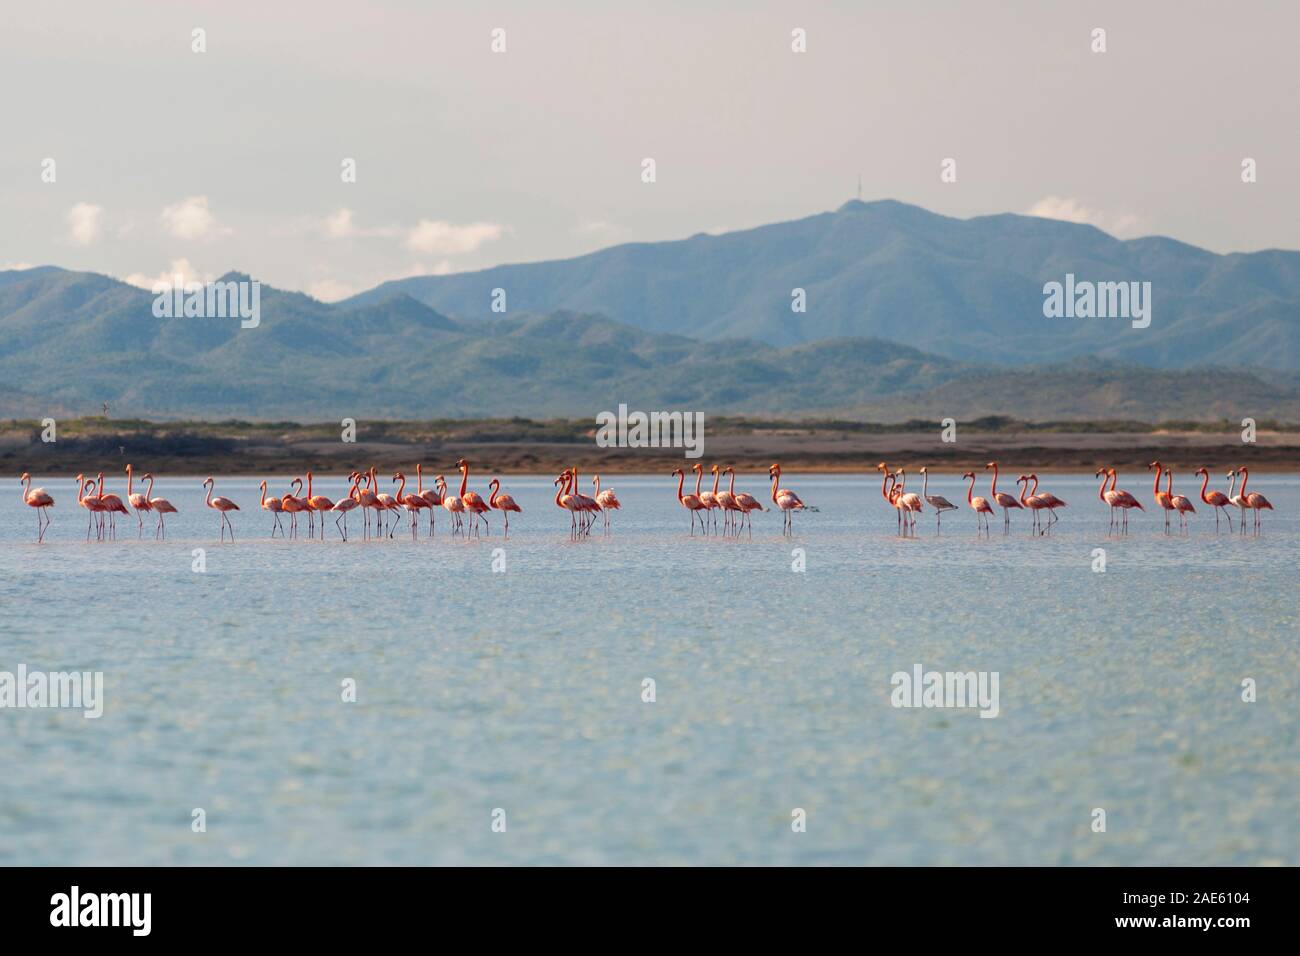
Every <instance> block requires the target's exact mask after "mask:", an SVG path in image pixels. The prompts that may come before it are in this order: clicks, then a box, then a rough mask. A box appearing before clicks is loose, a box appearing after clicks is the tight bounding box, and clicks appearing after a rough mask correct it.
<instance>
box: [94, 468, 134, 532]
mask: <svg viewBox="0 0 1300 956" xmlns="http://www.w3.org/2000/svg"><path fill="white" fill-rule="evenodd" d="M99 503H100V505H101V506H103V509H104V513H105V514H107V515H108V525H109V535H110V536H111V537H114V538H116V537H117V518H116V515H119V514H130V512H128V511H127V510H126V505H124V504H122V499H121V498H119V497H118V496H117V495H106V494H104V473H103V472H102V471H101V472H100V473H99Z"/></svg>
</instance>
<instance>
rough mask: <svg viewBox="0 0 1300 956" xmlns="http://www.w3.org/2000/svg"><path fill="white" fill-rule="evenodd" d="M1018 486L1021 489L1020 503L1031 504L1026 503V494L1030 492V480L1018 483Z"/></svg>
mask: <svg viewBox="0 0 1300 956" xmlns="http://www.w3.org/2000/svg"><path fill="white" fill-rule="evenodd" d="M1016 484H1017V485H1018V486H1019V487H1020V503H1021V504H1022V505H1024V504H1028V503H1029V502H1027V501H1025V492H1027V491H1028V490H1029V479H1028V478H1026V479H1025V480H1024V481H1023V482H1019V481H1017V482H1016Z"/></svg>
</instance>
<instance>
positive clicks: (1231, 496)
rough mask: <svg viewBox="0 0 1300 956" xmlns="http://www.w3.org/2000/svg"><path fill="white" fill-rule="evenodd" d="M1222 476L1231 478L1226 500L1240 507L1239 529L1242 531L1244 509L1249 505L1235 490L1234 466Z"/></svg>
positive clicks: (1243, 530)
mask: <svg viewBox="0 0 1300 956" xmlns="http://www.w3.org/2000/svg"><path fill="white" fill-rule="evenodd" d="M1224 477H1225V478H1229V479H1231V484H1229V485H1228V500H1229V501H1230V502H1232V503H1233V504H1234V505H1236V506H1237V507H1238V508H1240V509H1241V521H1240V530H1241V531H1242V532H1243V533H1244V532H1245V530H1246V509H1247V508H1249V507H1250V505H1248V504H1246V498H1245V496H1244V495H1242V494H1241V493H1240V492H1238V491H1237V470H1236V469H1235V468H1234V469H1233V470H1232V471H1230V472H1228V473H1227V474H1226V475H1224Z"/></svg>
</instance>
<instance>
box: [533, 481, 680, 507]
mask: <svg viewBox="0 0 1300 956" xmlns="http://www.w3.org/2000/svg"><path fill="white" fill-rule="evenodd" d="M567 487H569V485H568V482H564V481H557V482H556V483H555V507H557V508H563V507H564V505H563V504H561V502H560V499H561V498H562V497H564V489H565V488H567ZM679 490H680V489H679Z"/></svg>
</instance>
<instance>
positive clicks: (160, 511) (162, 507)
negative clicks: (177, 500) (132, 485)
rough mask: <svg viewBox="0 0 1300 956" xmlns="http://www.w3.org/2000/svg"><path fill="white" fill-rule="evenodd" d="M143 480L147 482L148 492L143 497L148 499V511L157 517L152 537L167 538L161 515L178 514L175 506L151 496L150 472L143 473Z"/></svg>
mask: <svg viewBox="0 0 1300 956" xmlns="http://www.w3.org/2000/svg"><path fill="white" fill-rule="evenodd" d="M144 480H145V481H147V482H149V490H148V491H146V492H145V493H144V496H145V497H146V498H148V499H149V510H151V511H153V512H154V513H155V514H157V515H158V527H156V528H154V537H155V538H165V537H167V525H166V523H165V522H164V521H163V515H174V514H178V512H177V510H176V506H175V505H173V504H172V503H171V502H170V501H168V500H167V499H166V498H155V497H154V496H153V473H152V472H145V475H144Z"/></svg>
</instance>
